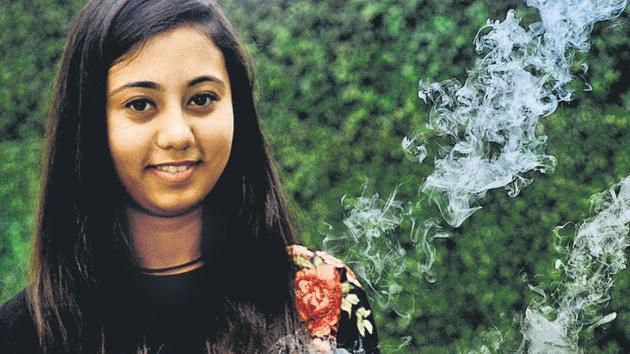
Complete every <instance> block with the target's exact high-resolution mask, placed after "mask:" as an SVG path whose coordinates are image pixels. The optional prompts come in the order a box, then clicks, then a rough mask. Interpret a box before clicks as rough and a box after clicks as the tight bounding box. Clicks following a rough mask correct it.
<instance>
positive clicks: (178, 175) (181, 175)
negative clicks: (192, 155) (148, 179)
mask: <svg viewBox="0 0 630 354" xmlns="http://www.w3.org/2000/svg"><path fill="white" fill-rule="evenodd" d="M199 164H200V162H197V161H182V162H168V163H161V164H157V165H151V166H149V171H150V172H151V173H152V174H154V175H155V176H156V177H158V178H159V179H160V180H161V181H163V182H165V183H167V184H183V183H186V182H188V181H189V180H190V179H191V178H192V176H193V174H194V173H195V170H196V169H197V165H199ZM164 165H170V166H189V168H188V169H187V170H186V171H182V172H174V173H171V172H166V171H161V170H159V169H158V168H157V167H158V166H164Z"/></svg>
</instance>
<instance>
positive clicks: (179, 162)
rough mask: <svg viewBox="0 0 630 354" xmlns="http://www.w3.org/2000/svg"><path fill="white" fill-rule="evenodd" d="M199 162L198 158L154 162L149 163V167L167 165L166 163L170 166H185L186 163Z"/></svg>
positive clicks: (194, 163) (193, 163)
mask: <svg viewBox="0 0 630 354" xmlns="http://www.w3.org/2000/svg"><path fill="white" fill-rule="evenodd" d="M199 162H200V161H199V160H185V161H171V162H161V163H156V164H152V165H149V167H156V166H167V165H170V166H187V165H196V164H197V163H199Z"/></svg>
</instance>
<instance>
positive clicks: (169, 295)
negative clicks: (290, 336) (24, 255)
mask: <svg viewBox="0 0 630 354" xmlns="http://www.w3.org/2000/svg"><path fill="white" fill-rule="evenodd" d="M318 255H319V256H321V257H322V258H321V259H323V260H324V262H321V260H319V259H317V261H316V262H315V264H321V263H325V262H332V263H333V264H335V266H336V267H335V269H336V271H337V272H338V274H339V275H340V276H339V277H336V278H335V279H336V280H335V281H337V282H339V284H342V285H343V289H344V290H343V293H342V292H341V291H342V290H339V289H337V291H339V293H338V294H339V295H341V296H343V302H342V303H341V309H339V310H338V314H337V315H336V316H337V317H336V318H337V322H336V323H337V325H334V326H332V328H333V329H332V332H331V333H330V334H328V335H320V336H319V339H315V337H313V338H314V342H313V343H316V341H318V340H319V341H320V344H321V340H322V339H323V340H326V339H327V338H334V342H336V343H337V348H343V349H346V350H347V351H348V352H349V353H361V354H365V353H367V354H371V353H379V350H378V338H377V335H376V328H375V327H374V326H373V323H374V320H373V316H372V314H371V313H370V312H371V311H369V309H370V307H369V304H368V299H367V296H366V295H365V292H364V291H363V289H361V287H360V286H359V284H358V282H357V281H356V279H355V278H354V274H353V273H351V270H350V269H349V268H347V267H346V266H345V265H342V264H340V263H339V264H337V262H338V260H335V259H332V257H330V256H328V255H325V254H323V253H321V252H320V253H318V254H317V255H315V254H314V253H313V254H312V255H309V256H308V257H307V258H302V259H301V261H300V258H299V257H302V256H304V255H303V254H297V255H296V254H294V258H295V259H296V260H298V261H299V263H300V264H301V266H300V267H298V268H301V269H302V270H300V271H299V272H298V273H297V280H296V283H295V285H296V287H297V288H298V289H296V299H297V301H298V302H299V301H300V299H302V300H304V296H305V295H308V292H310V291H314V290H313V289H311V288H310V286H311V285H312V284H315V283H316V282H311V278H312V277H318V276H319V275H317V274H319V273H318V272H315V271H314V270H317V269H319V267H321V266H317V267H315V268H313V269H308V268H302V266H303V265H304V261H305V260H308V261H312V260H315V259H316V258H318ZM324 267H325V266H324ZM205 272H206V270H205V268H204V267H201V268H198V269H196V270H193V271H190V272H186V273H180V274H175V275H166V276H158V275H142V274H138V275H136V279H135V281H134V282H133V283H134V284H136V288H135V289H129V291H125V292H126V293H127V294H129V295H133V296H132V298H134V299H136V302H134V303H133V304H127V305H125V304H121V305H120V306H118V305H117V306H116V308H114V309H111V310H112V311H115V312H118V313H120V311H133V312H136V313H140V314H142V315H141V316H140V318H141V319H140V320H139V321H141V323H137V322H133V320H130V321H129V323H118V322H120V321H118V322H116V323H114V325H115V327H117V328H116V329H117V330H120V331H124V332H127V331H128V330H129V329H134V328H136V329H137V327H138V325H139V326H140V328H143V329H145V330H146V331H144V333H147V337H146V343H147V344H148V346H149V353H152V354H153V353H159V354H172V353H177V354H192V353H194V354H196V353H201V352H202V350H203V348H204V343H203V338H204V337H205V334H204V333H202V332H201V331H200V328H204V325H205V327H206V328H207V324H208V323H207V321H208V318H212V317H208V316H209V315H211V316H214V318H218V317H220V316H221V315H220V313H218V312H213V311H214V310H212V309H208V308H207V306H206V305H207V304H208V303H220V301H213V300H216V299H209V297H212V296H215V295H213V294H214V293H215V292H214V291H212V290H213V289H210V288H209V286H211V285H205V284H207V283H208V282H205V281H203V279H204V278H205V277H206V274H205ZM322 274H324V275H323V276H324V278H322V279H326V278H325V276H326V274H325V272H323V273H322ZM329 285H330V284H329ZM333 285H334V284H333ZM331 286H332V285H331ZM300 287H302V291H300V289H299V288H300ZM349 289H350V290H349ZM320 290H321V289H320ZM304 291H306V293H304ZM209 300H210V301H209ZM131 307H138V308H131ZM300 309H302V312H301V315H304V311H305V309H304V307H303V306H300V305H299V304H298V311H300ZM307 310H308V309H307ZM108 311H109V310H107V311H105V313H104V315H105V316H106V315H107V312H108ZM209 311H210V312H213V313H209ZM217 311H219V310H217ZM306 315H307V317H308V316H311V315H310V314H309V313H307V314H306ZM313 316H314V317H313ZM313 316H311V317H309V318H308V319H305V321H306V325H307V327H308V329H309V330H310V332H313V331H317V329H318V328H319V329H321V328H322V323H324V322H321V321H320V319H318V318H317V317H316V316H315V315H313ZM114 318H120V317H116V316H114ZM367 322H370V323H371V324H372V325H370V323H367ZM324 324H325V323H324ZM366 326H367V327H366ZM333 335H334V337H333ZM36 341H37V336H36V332H35V328H34V324H33V318H32V317H31V314H30V312H29V308H28V305H27V302H26V297H25V292H24V290H23V291H21V292H19V293H18V294H17V295H16V296H14V297H13V298H12V299H10V300H9V301H7V302H6V303H5V304H3V305H1V306H0V353H1V354H34V353H38V352H40V351H39V349H38V346H37V342H36Z"/></svg>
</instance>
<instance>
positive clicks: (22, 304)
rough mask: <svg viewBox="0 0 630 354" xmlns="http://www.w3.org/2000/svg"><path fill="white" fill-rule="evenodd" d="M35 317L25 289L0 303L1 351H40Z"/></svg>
mask: <svg viewBox="0 0 630 354" xmlns="http://www.w3.org/2000/svg"><path fill="white" fill-rule="evenodd" d="M38 352H39V349H38V345H37V336H36V335H35V326H34V324H33V318H32V316H31V314H30V311H29V309H28V305H27V303H26V294H25V292H24V290H22V291H20V292H19V293H18V294H17V295H15V296H14V297H13V298H11V299H10V300H9V301H7V302H5V303H4V304H2V305H0V353H2V354H22V353H23V354H26V353H29V354H32V353H38Z"/></svg>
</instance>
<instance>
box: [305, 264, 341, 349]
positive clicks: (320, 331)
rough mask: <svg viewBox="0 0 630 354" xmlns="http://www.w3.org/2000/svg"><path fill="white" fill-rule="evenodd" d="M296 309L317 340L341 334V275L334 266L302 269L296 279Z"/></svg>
mask: <svg viewBox="0 0 630 354" xmlns="http://www.w3.org/2000/svg"><path fill="white" fill-rule="evenodd" d="M295 289H296V292H295V295H296V299H295V302H296V307H297V311H298V314H299V315H300V317H301V318H302V320H304V321H306V324H307V327H308V329H309V330H310V331H311V334H312V335H313V336H315V337H324V336H329V335H331V334H332V333H333V332H336V331H337V326H338V324H339V317H340V315H341V311H340V308H341V297H342V291H341V284H340V279H339V272H337V270H336V269H335V267H334V266H332V265H330V264H321V265H319V266H318V267H315V268H307V269H302V270H300V271H299V272H297V273H296V276H295Z"/></svg>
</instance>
